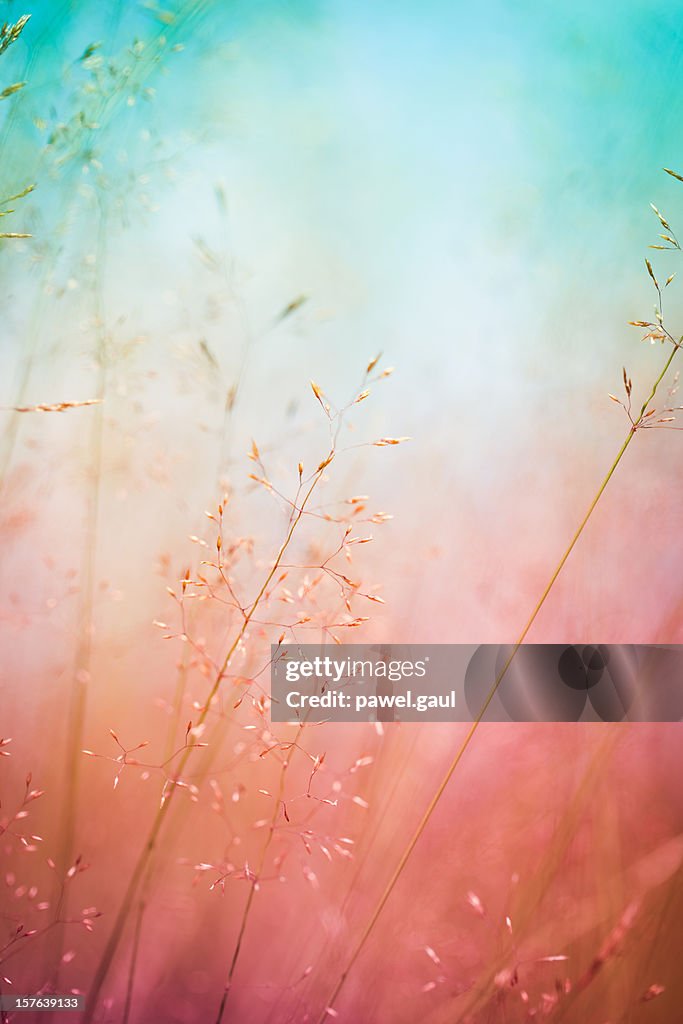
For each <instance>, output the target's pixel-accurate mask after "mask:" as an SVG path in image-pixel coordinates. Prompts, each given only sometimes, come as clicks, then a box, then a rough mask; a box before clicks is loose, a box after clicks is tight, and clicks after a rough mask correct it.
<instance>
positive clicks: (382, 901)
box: [318, 343, 679, 1024]
mask: <svg viewBox="0 0 683 1024" xmlns="http://www.w3.org/2000/svg"><path fill="white" fill-rule="evenodd" d="M678 348H679V343H674V344H673V345H672V349H671V352H670V353H669V356H668V358H667V360H666V362H665V363H664V366H663V367H662V370H661V372H660V373H659V375H658V376H657V378H656V379H655V381H654V383H653V385H652V388H651V390H650V393H649V395H648V397H647V398H646V400H645V402H644V403H643V405H642V407H641V410H640V413H639V414H638V416H637V417H636V419H635V420H633V421H632V426H631V429H630V430H629V432H628V434H627V436H626V438H625V440H624V442H623V444H622V445H621V447H620V448H619V451H618V452H617V454H616V457H615V459H614V461H613V462H612V465H611V466H610V467H609V469H608V471H607V473H606V474H605V477H604V479H603V481H602V483H601V484H600V486H599V488H598V490H597V491H596V493H595V496H594V498H593V500H592V501H591V503H590V505H589V506H588V509H587V511H586V513H585V515H584V517H583V519H582V520H581V522H580V523H579V525H578V527H577V529H576V531H575V532H574V535H573V536H572V538H571V540H570V542H569V544H568V545H567V548H566V549H565V551H564V554H563V555H562V557H561V558H560V560H559V562H558V563H557V566H556V567H555V570H554V571H553V573H552V574H551V576H550V579H549V580H548V583H547V584H546V587H545V589H544V590H543V593H542V594H541V596H540V598H539V599H538V601H537V602H536V605H535V607H534V609H533V611H532V612H531V615H530V616H529V618H528V620H527V622H526V625H525V626H524V628H523V629H522V632H521V633H520V635H519V637H518V638H517V641H516V642H515V644H514V646H513V647H512V650H511V651H510V654H509V655H508V657H507V659H506V661H505V663H504V665H503V667H502V669H501V670H500V672H499V673H498V675H497V677H496V679H495V682H494V683H493V686H492V687H491V689H490V691H489V693H488V695H487V697H486V700H485V701H484V703H483V705H482V708H481V710H480V712H479V714H478V715H477V717H476V718H475V720H474V721H473V722H472V724H471V726H470V727H469V729H468V730H467V733H466V734H465V738H464V740H463V741H462V743H461V744H460V746H459V747H458V749H457V751H456V752H455V754H454V756H453V758H452V760H451V762H450V764H449V765H448V767H447V769H446V772H445V774H444V776H443V778H442V779H441V782H440V783H439V785H438V786H437V788H436V791H435V792H434V795H433V796H432V798H431V800H430V801H429V803H428V804H427V807H426V809H425V811H424V813H423V815H422V817H421V819H420V821H419V823H418V825H417V827H416V828H415V831H414V832H413V834H412V835H411V837H410V839H409V840H408V843H407V845H406V847H405V848H404V850H403V853H402V854H401V856H400V857H399V860H398V863H397V865H396V867H395V868H394V870H393V872H392V874H391V877H390V878H389V881H388V882H387V884H386V886H385V887H384V890H383V892H382V894H381V896H380V898H379V900H378V902H377V904H376V906H375V909H374V910H373V912H372V914H371V915H370V918H369V920H368V921H367V923H366V924H365V926H364V928H363V930H362V932H361V934H360V937H359V938H358V939H357V941H356V944H355V945H354V947H353V950H352V952H351V955H350V957H349V958H348V960H347V962H346V966H345V967H344V969H343V971H342V973H341V974H340V976H339V978H338V980H337V982H336V984H335V986H334V988H333V989H332V992H331V994H330V997H329V999H328V1000H327V1002H326V1003H325V1006H324V1008H323V1011H322V1013H321V1015H320V1017H319V1018H318V1024H327V1021H328V1017H329V1013H328V1010H330V1009H332V1008H333V1006H334V1003H335V1002H336V1001H337V999H338V997H339V995H340V994H341V991H342V989H343V988H344V985H345V984H346V981H347V979H348V976H349V974H350V973H351V971H352V970H353V968H354V966H355V964H356V961H357V960H358V957H359V956H360V954H361V952H362V951H363V948H364V947H365V944H366V942H367V941H368V939H369V937H370V935H371V934H372V931H373V929H374V927H375V925H376V924H377V921H378V919H379V916H380V914H381V913H382V911H383V910H384V907H385V906H386V903H387V901H388V900H389V897H390V896H391V894H392V892H393V891H394V888H395V886H396V883H397V882H398V880H399V878H400V877H401V875H402V874H403V870H404V868H405V866H406V864H407V863H408V861H409V859H410V855H411V854H412V852H413V850H414V849H415V847H416V845H417V843H418V842H419V840H420V837H421V836H422V833H423V832H424V831H425V829H426V827H427V825H428V824H429V821H430V819H431V817H432V814H433V813H434V811H435V810H436V807H437V805H438V803H439V801H440V800H441V797H442V796H443V794H444V792H445V790H446V787H447V786H448V783H449V782H450V780H451V778H452V776H453V774H454V772H455V770H456V768H457V767H458V765H459V764H460V762H461V760H462V758H463V756H464V754H465V752H466V750H467V748H468V747H469V745H470V743H471V741H472V739H473V737H474V735H475V733H476V731H477V728H478V726H479V724H480V722H481V720H482V719H483V717H484V715H485V714H486V711H487V710H488V707H489V705H490V703H491V701H492V700H493V698H494V696H495V694H496V691H497V690H498V687H499V686H500V684H501V682H502V681H503V679H504V677H505V675H506V673H507V671H508V669H509V667H510V665H511V663H512V659H513V658H514V656H515V654H516V653H517V651H518V650H519V648H520V647H521V646H522V644H523V643H524V640H525V639H526V637H527V634H528V633H529V630H530V629H531V627H532V626H533V624H534V622H535V621H536V618H537V616H538V614H539V612H540V611H541V608H542V607H543V605H544V604H545V602H546V600H547V598H548V596H549V595H550V592H551V590H552V589H553V586H554V585H555V582H556V580H557V578H558V576H559V575H560V573H561V572H562V569H563V568H564V566H565V563H566V562H567V559H568V558H569V556H570V555H571V553H572V551H573V550H574V548H575V546H576V544H577V542H578V540H579V538H580V537H581V534H582V533H583V531H584V529H585V528H586V525H587V523H588V521H589V519H590V517H591V516H592V514H593V512H594V511H595V508H596V506H597V504H598V502H599V501H600V498H601V497H602V495H603V494H604V492H605V490H606V488H607V485H608V484H609V482H610V480H611V479H612V477H613V476H614V473H615V472H616V470H617V467H618V466H619V464H620V462H621V460H622V459H623V457H624V455H625V454H626V450H627V449H628V447H629V445H630V444H631V441H632V440H633V438H634V437H635V435H636V432H637V430H638V427H639V426H640V425H641V424H642V422H643V420H644V419H645V416H646V414H647V412H648V410H649V408H650V405H651V404H652V401H653V399H654V397H655V395H656V394H657V390H658V388H659V386H660V384H661V383H662V380H663V379H664V377H665V376H666V373H667V371H668V370H669V367H670V366H671V364H672V362H673V360H674V358H675V356H676V353H677V352H678Z"/></svg>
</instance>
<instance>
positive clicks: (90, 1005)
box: [84, 451, 334, 1024]
mask: <svg viewBox="0 0 683 1024" xmlns="http://www.w3.org/2000/svg"><path fill="white" fill-rule="evenodd" d="M333 455H334V452H333V451H332V452H331V453H330V456H328V458H327V459H324V460H323V461H322V462H321V463H320V466H319V467H318V469H317V470H316V471H315V473H314V474H313V478H312V481H311V484H310V486H309V487H308V490H307V491H306V493H305V495H304V497H303V499H302V501H301V503H300V504H299V505H298V506H297V507H296V511H295V512H294V513H293V514H292V517H291V519H290V523H289V528H288V530H287V533H286V535H285V538H284V540H283V542H282V544H281V545H280V548H279V550H278V553H277V555H276V557H275V561H274V562H273V565H272V567H271V569H270V570H269V572H268V573H267V574H266V577H265V579H264V581H263V583H262V585H261V588H260V589H259V591H258V593H257V595H256V597H255V598H254V600H253V601H252V603H251V605H250V607H249V610H248V611H246V612H245V615H244V621H243V622H242V625H241V626H240V628H239V630H238V631H237V634H236V636H235V638H234V640H233V641H232V643H231V644H230V646H229V648H228V651H227V653H226V655H225V657H224V659H223V661H222V663H221V665H220V668H219V670H218V672H217V673H216V675H215V677H214V681H213V683H212V685H211V689H210V690H209V693H208V695H207V698H206V701H205V703H204V707H203V710H202V711H201V713H200V715H199V717H198V719H197V722H196V723H195V727H196V728H198V727H199V726H201V725H203V723H204V721H205V720H206V718H207V716H208V714H209V710H210V707H211V704H212V702H213V700H214V697H215V696H216V694H217V693H218V691H219V689H220V686H221V683H222V681H223V678H224V676H225V673H226V672H227V669H228V666H229V665H230V662H231V661H232V658H233V656H234V654H235V652H236V651H237V648H238V647H239V644H240V642H241V640H242V638H243V637H244V634H245V633H246V631H247V629H248V627H249V623H250V622H251V620H252V618H253V616H254V614H255V612H256V610H257V608H258V607H259V605H260V603H261V601H262V600H263V597H264V595H265V593H266V590H267V589H268V586H269V585H270V583H271V581H272V579H273V577H274V576H275V574H276V572H277V571H278V569H279V567H280V564H281V562H282V559H283V558H284V555H285V553H286V551H287V549H288V548H289V545H290V543H291V541H292V537H293V536H294V533H295V531H296V528H297V526H298V525H299V523H300V521H301V519H302V517H303V515H304V512H305V510H306V507H307V505H308V503H309V501H310V499H311V496H312V494H313V492H314V490H315V488H316V487H317V485H318V483H319V482H320V479H321V478H322V475H323V473H324V472H325V469H326V468H327V466H328V465H329V463H330V461H331V458H332V456H333ZM192 749H193V748H192V747H191V746H188V747H186V748H185V750H184V753H183V754H182V755H181V757H180V760H179V762H178V767H177V769H176V773H175V777H174V778H175V780H177V779H179V778H180V777H181V775H182V773H183V771H184V769H185V766H186V765H187V762H188V760H189V758H190V756H191V754H192ZM176 790H177V787H176V786H175V785H171V786H170V787H169V789H168V792H167V796H166V799H165V800H164V801H163V802H162V803H161V805H160V807H159V809H158V810H157V812H156V814H155V816H154V820H153V821H152V826H151V828H150V830H149V833H148V835H147V839H146V841H145V845H144V846H143V848H142V850H141V852H140V854H139V856H138V859H137V861H136V863H135V866H134V868H133V871H132V874H131V876H130V879H129V881H128V885H127V886H126V889H125V892H124V895H123V899H122V901H121V905H120V907H119V910H118V913H117V914H116V917H115V919H114V924H113V926H112V930H111V933H110V935H109V939H108V941H107V944H106V946H105V948H104V952H103V954H102V958H101V960H100V962H99V964H98V967H97V970H96V971H95V976H94V978H93V983H92V986H91V988H90V991H89V993H88V1000H87V1004H86V1008H85V1016H84V1024H91V1022H92V1020H93V1017H94V1014H95V1010H96V1008H97V1004H98V1001H99V996H100V992H101V990H102V986H103V984H104V982H105V980H106V978H107V975H108V973H109V968H110V967H111V964H112V961H113V959H114V956H115V955H116V952H117V949H118V946H119V943H120V941H121V936H122V934H123V929H124V927H125V925H126V922H127V920H128V917H129V914H130V911H131V909H132V906H133V902H134V900H135V896H136V894H137V891H138V888H139V885H140V881H141V879H142V877H143V875H144V873H145V871H146V870H147V865H148V864H149V861H150V859H151V857H152V854H153V853H154V851H155V849H156V846H157V842H158V839H159V834H160V832H161V830H162V828H163V826H164V822H165V821H166V817H167V815H168V813H169V811H170V808H171V807H172V806H173V798H174V795H175V793H176Z"/></svg>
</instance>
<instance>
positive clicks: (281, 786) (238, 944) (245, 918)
mask: <svg viewBox="0 0 683 1024" xmlns="http://www.w3.org/2000/svg"><path fill="white" fill-rule="evenodd" d="M304 727H305V725H304V723H303V722H302V723H300V724H299V725H298V726H297V735H298V736H300V735H301V732H302V730H303V729H304ZM295 742H296V741H295ZM294 750H295V747H294V745H292V747H291V752H290V754H289V756H287V757H286V758H285V760H284V762H283V764H282V769H281V771H280V780H279V783H278V790H277V793H276V795H275V805H274V807H273V813H272V815H271V819H270V822H269V825H268V835H267V837H266V841H265V843H264V844H263V848H262V850H261V856H260V857H259V862H258V864H257V866H256V872H255V875H254V878H253V879H252V882H251V886H250V888H249V895H248V896H247V901H246V903H245V905H244V910H243V912H242V918H241V921H240V926H239V930H238V932H237V939H236V941H235V948H234V950H233V954H232V958H231V960H230V967H229V969H228V977H227V980H226V982H225V988H224V989H223V995H222V998H221V1003H220V1007H219V1009H218V1015H217V1017H216V1024H221V1021H222V1020H223V1014H224V1012H225V1006H226V1003H227V1001H228V996H229V994H230V989H231V987H232V979H233V975H234V973H235V968H236V967H237V961H238V960H239V956H240V952H241V950H242V942H243V940H244V934H245V932H246V930H247V924H248V922H249V915H250V913H251V905H252V903H253V900H254V896H255V895H256V891H257V888H258V883H259V878H260V876H261V873H262V871H263V868H264V866H265V863H266V857H267V856H268V850H269V849H270V844H271V842H272V841H273V835H274V834H275V825H276V823H277V819H278V817H279V814H280V808H281V806H282V800H283V798H284V794H285V782H286V779H287V771H288V769H289V766H290V764H291V759H292V756H293V755H294Z"/></svg>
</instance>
